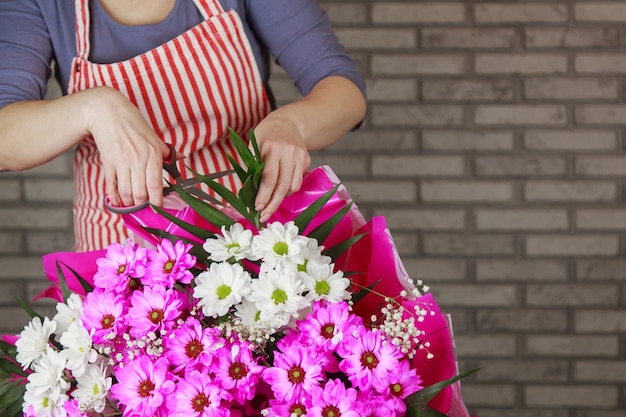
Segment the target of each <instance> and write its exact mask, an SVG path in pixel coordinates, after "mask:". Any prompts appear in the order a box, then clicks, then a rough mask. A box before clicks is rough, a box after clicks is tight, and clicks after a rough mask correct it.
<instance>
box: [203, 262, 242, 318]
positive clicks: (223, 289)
mask: <svg viewBox="0 0 626 417" xmlns="http://www.w3.org/2000/svg"><path fill="white" fill-rule="evenodd" d="M251 279H252V278H251V276H250V273H248V271H246V270H244V269H243V268H242V267H241V265H239V264H230V263H228V262H222V263H213V264H211V266H210V267H209V269H208V270H207V271H203V272H201V273H200V274H198V276H197V277H196V279H195V282H196V287H195V288H194V290H193V296H194V297H195V298H197V299H199V300H200V301H199V302H198V305H199V306H200V307H202V312H203V313H204V314H205V315H206V316H209V317H215V316H223V315H225V314H226V313H228V310H229V309H230V308H231V307H232V306H233V305H235V304H238V303H240V302H241V300H242V299H243V297H245V296H246V295H248V294H250V281H251Z"/></svg>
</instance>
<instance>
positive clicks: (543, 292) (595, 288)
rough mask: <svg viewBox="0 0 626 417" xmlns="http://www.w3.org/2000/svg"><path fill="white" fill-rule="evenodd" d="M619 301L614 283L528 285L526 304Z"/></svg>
mask: <svg viewBox="0 0 626 417" xmlns="http://www.w3.org/2000/svg"><path fill="white" fill-rule="evenodd" d="M618 303H619V288H618V287H617V286H616V285H578V286H574V285H568V284H562V285H556V284H551V285H529V286H527V287H526V304H527V305H529V306H531V307H580V308H585V307H610V306H617V304H618Z"/></svg>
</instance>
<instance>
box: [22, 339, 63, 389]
mask: <svg viewBox="0 0 626 417" xmlns="http://www.w3.org/2000/svg"><path fill="white" fill-rule="evenodd" d="M65 366H66V361H65V359H64V358H62V357H61V355H59V352H57V351H56V350H54V349H48V350H47V351H46V353H45V354H44V355H43V356H42V357H41V358H40V360H39V362H38V363H37V365H35V367H34V371H35V372H33V373H32V374H30V375H28V385H29V386H30V388H29V389H30V390H31V391H33V392H34V393H37V394H39V395H44V394H46V393H52V392H60V393H62V394H64V393H66V392H67V390H68V389H69V388H70V383H69V382H67V381H66V380H65V379H64V378H63V376H64V375H65Z"/></svg>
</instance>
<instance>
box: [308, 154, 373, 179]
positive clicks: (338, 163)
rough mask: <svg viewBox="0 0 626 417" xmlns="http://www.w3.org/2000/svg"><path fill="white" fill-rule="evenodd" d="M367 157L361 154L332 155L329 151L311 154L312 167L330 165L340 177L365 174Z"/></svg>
mask: <svg viewBox="0 0 626 417" xmlns="http://www.w3.org/2000/svg"><path fill="white" fill-rule="evenodd" d="M367 163H368V161H367V157H365V156H359V155H332V154H329V153H314V154H311V167H315V166H320V165H329V166H330V167H332V170H333V171H334V172H335V174H337V175H338V176H339V177H340V178H341V177H343V176H344V175H345V176H365V175H366V174H367Z"/></svg>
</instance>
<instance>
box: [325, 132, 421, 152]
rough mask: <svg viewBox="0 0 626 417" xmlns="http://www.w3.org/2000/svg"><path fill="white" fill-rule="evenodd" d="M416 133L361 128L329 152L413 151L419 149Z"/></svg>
mask: <svg viewBox="0 0 626 417" xmlns="http://www.w3.org/2000/svg"><path fill="white" fill-rule="evenodd" d="M415 136H416V135H415V133H414V132H411V131H410V130H407V129H403V130H393V129H384V130H372V129H369V130H359V131H356V132H352V133H350V134H348V135H346V136H345V137H344V138H343V139H342V140H340V141H339V142H337V143H336V144H334V145H333V146H332V148H331V149H329V150H328V151H327V152H335V151H351V152H352V151H354V152H361V153H367V152H370V153H373V154H376V153H377V152H378V151H391V150H393V151H400V152H402V151H413V150H416V149H417V139H416V137H415Z"/></svg>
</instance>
